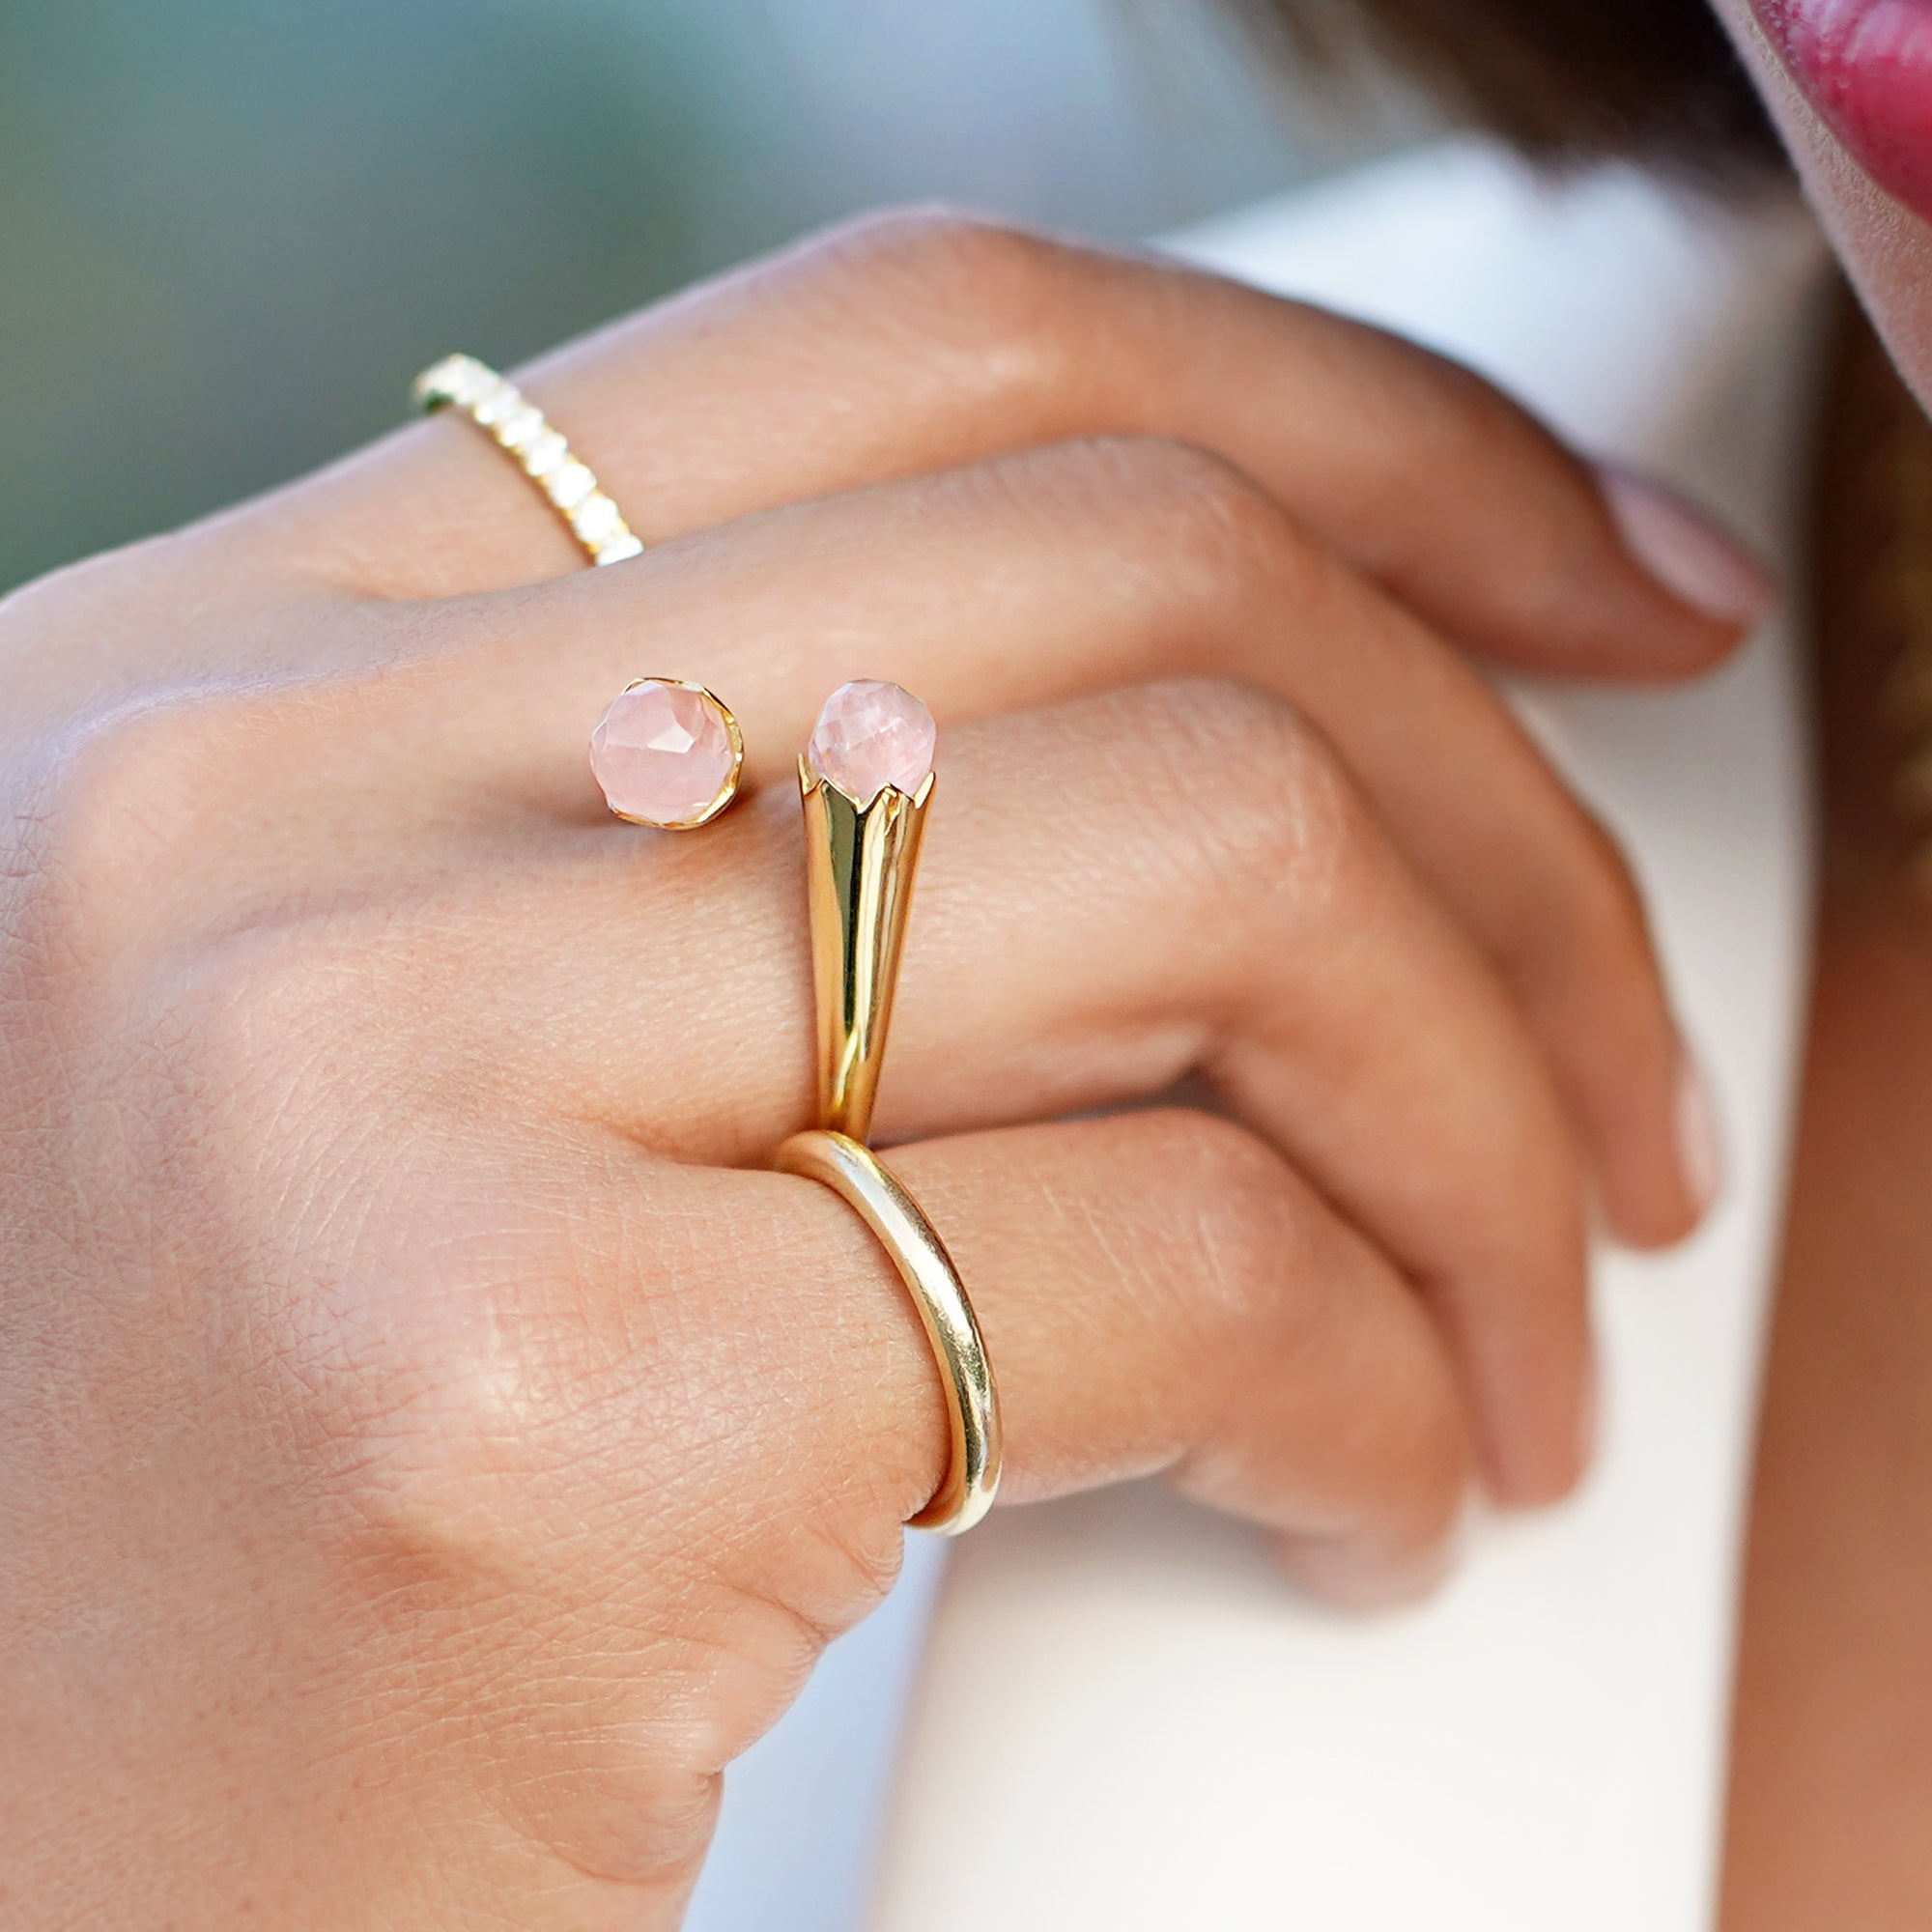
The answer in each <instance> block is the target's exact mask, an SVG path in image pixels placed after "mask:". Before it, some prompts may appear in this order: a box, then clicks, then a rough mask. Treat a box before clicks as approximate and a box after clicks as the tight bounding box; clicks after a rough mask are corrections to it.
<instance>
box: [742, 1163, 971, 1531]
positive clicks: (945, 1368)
mask: <svg viewBox="0 0 1932 1932" xmlns="http://www.w3.org/2000/svg"><path fill="white" fill-rule="evenodd" d="M772 1164H773V1165H774V1166H775V1167H776V1168H778V1169H779V1171H780V1172H781V1173H782V1174H796V1175H802V1176H803V1177H804V1178H805V1179H808V1180H816V1181H818V1182H820V1183H821V1184H823V1185H824V1186H826V1187H829V1188H831V1189H832V1191H833V1192H834V1193H835V1194H837V1195H838V1196H840V1197H841V1199H843V1200H844V1201H845V1202H846V1203H848V1204H849V1205H850V1207H851V1208H853V1209H854V1210H855V1211H856V1212H857V1213H858V1215H859V1218H860V1219H861V1220H862V1221H864V1222H865V1224H866V1225H867V1227H868V1228H869V1229H870V1230H871V1231H872V1233H873V1235H874V1236H876V1237H877V1239H878V1242H879V1245H880V1246H881V1247H883V1248H884V1249H885V1251H886V1253H887V1254H888V1255H889V1256H890V1257H891V1258H892V1262H893V1265H894V1266H895V1268H896V1269H897V1270H898V1274H899V1279H900V1280H901V1281H903V1282H904V1283H905V1285H906V1290H907V1292H908V1293H910V1294H911V1296H912V1300H913V1306H914V1307H915V1308H916V1309H917V1310H918V1311H919V1319H920V1321H921V1324H922V1325H923V1327H924V1329H925V1335H926V1340H927V1341H928V1342H929V1343H930V1344H931V1345H932V1357H933V1360H934V1362H935V1363H936V1364H937V1365H938V1368H939V1374H940V1379H941V1380H942V1381H943V1382H944V1383H945V1385H946V1391H947V1396H948V1405H947V1406H948V1419H949V1422H950V1425H951V1437H952V1451H951V1457H950V1460H949V1462H948V1464H947V1471H946V1477H945V1480H944V1481H943V1482H942V1483H941V1484H940V1486H939V1489H938V1491H937V1492H935V1493H934V1495H933V1497H932V1500H931V1501H930V1502H928V1503H927V1504H926V1506H925V1507H924V1508H923V1510H921V1511H920V1513H919V1514H918V1515H917V1516H916V1517H914V1518H913V1519H912V1524H913V1527H914V1528H916V1529H930V1530H935V1531H937V1532H938V1533H939V1534H940V1535H942V1536H957V1535H959V1534H961V1533H962V1532H963V1531H965V1530H969V1529H971V1528H972V1527H973V1525H974V1524H975V1523H976V1522H978V1521H979V1520H980V1518H981V1517H983V1516H984V1515H985V1514H986V1512H987V1511H988V1510H989V1509H990V1508H992V1506H993V1496H994V1493H995V1492H997V1491H998V1489H999V1486H1000V1465H1001V1462H1002V1459H1003V1455H1004V1442H1003V1438H1002V1435H1001V1429H1000V1404H999V1395H998V1391H997V1389H996V1388H995V1386H994V1382H993V1369H992V1364H991V1363H990V1362H989V1361H988V1360H987V1358H986V1345H985V1341H984V1338H983V1337H982V1336H981V1335H980V1323H979V1321H978V1318H977V1317H976V1316H975V1315H974V1313H973V1303H972V1301H971V1299H970V1298H969V1297H968V1295H967V1293H966V1287H965V1284H964V1283H963V1282H962V1281H961V1280H960V1279H959V1271H958V1269H957V1268H955V1267H954V1266H953V1264H952V1256H951V1255H949V1254H948V1253H947V1252H946V1244H945V1242H944V1241H942V1240H941V1239H940V1238H939V1236H938V1235H937V1234H936V1233H935V1232H934V1231H933V1227H932V1224H931V1223H930V1222H929V1221H928V1220H927V1219H926V1218H925V1215H924V1214H923V1212H922V1211H921V1209H920V1206H919V1203H918V1202H916V1201H915V1200H914V1199H913V1198H912V1196H911V1195H910V1194H908V1193H907V1192H906V1190H905V1189H904V1187H902V1186H901V1185H900V1184H899V1180H898V1178H897V1177H896V1176H895V1174H894V1173H893V1172H892V1170H891V1169H890V1168H888V1167H887V1166H886V1165H885V1163H884V1162H883V1161H882V1160H880V1159H879V1157H878V1155H877V1154H875V1153H873V1152H872V1151H871V1150H870V1149H869V1148H867V1147H862V1146H861V1145H860V1143H859V1142H858V1141H856V1140H854V1139H853V1138H852V1137H851V1136H850V1135H849V1134H840V1133H829V1132H826V1131H825V1130H823V1129H822V1128H813V1129H810V1130H809V1131H808V1132H805V1133H802V1134H794V1135H792V1137H791V1138H790V1139H789V1140H788V1141H786V1142H785V1143H784V1144H783V1145H782V1146H781V1148H780V1149H779V1151H778V1152H777V1154H776V1155H774V1156H773V1163H772Z"/></svg>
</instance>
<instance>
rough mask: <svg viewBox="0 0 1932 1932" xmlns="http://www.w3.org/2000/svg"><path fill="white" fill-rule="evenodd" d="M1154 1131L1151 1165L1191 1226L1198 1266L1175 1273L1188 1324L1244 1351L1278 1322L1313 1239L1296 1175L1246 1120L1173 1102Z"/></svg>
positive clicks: (1156, 1119) (1213, 1342)
mask: <svg viewBox="0 0 1932 1932" xmlns="http://www.w3.org/2000/svg"><path fill="white" fill-rule="evenodd" d="M1146 1131H1147V1133H1148V1134H1149V1136H1150V1138H1151V1146H1150V1148H1149V1150H1148V1152H1149V1155H1150V1158H1149V1160H1148V1163H1147V1171H1148V1172H1150V1173H1153V1174H1157V1175H1159V1176H1160V1177H1161V1179H1162V1185H1163V1187H1164V1188H1165V1190H1166V1191H1167V1193H1168V1195H1169V1197H1170V1200H1171V1203H1172V1206H1171V1208H1170V1209H1169V1210H1168V1212H1169V1213H1171V1214H1172V1216H1173V1217H1174V1219H1175V1221H1176V1222H1177V1223H1178V1224H1179V1225H1182V1226H1186V1227H1189V1228H1190V1229H1191V1231H1192V1237H1193V1249H1194V1253H1193V1256H1192V1265H1191V1266H1190V1267H1189V1268H1187V1269H1185V1270H1181V1271H1178V1273H1177V1276H1176V1279H1177V1282H1179V1281H1180V1280H1181V1279H1182V1277H1184V1286H1178V1287H1177V1290H1176V1293H1178V1294H1179V1295H1180V1296H1181V1297H1182V1302H1183V1306H1182V1311H1181V1313H1182V1317H1183V1321H1184V1326H1185V1327H1186V1329H1188V1330H1189V1331H1191V1332H1192V1334H1193V1336H1194V1338H1195V1340H1196V1343H1197V1345H1198V1346H1199V1347H1200V1348H1201V1349H1202V1350H1204V1351H1205V1352H1206V1353H1207V1354H1208V1355H1209V1356H1210V1357H1212V1358H1214V1359H1216V1360H1219V1361H1227V1360H1231V1359H1236V1360H1238V1359H1241V1358H1244V1357H1246V1356H1247V1355H1249V1354H1250V1353H1251V1352H1252V1350H1254V1348H1255V1346H1256V1344H1257V1341H1258V1339H1260V1338H1261V1337H1262V1336H1264V1335H1265V1334H1266V1333H1268V1332H1269V1331H1271V1330H1273V1329H1275V1328H1276V1327H1278V1326H1279V1324H1280V1322H1281V1321H1282V1316H1283V1307H1284V1300H1283V1296H1282V1293H1281V1291H1282V1286H1283V1283H1284V1282H1285V1281H1286V1280H1287V1279H1288V1278H1289V1277H1290V1276H1291V1274H1292V1273H1293V1270H1294V1266H1295V1257H1296V1256H1297V1254H1298V1253H1300V1252H1301V1251H1302V1250H1303V1249H1304V1248H1305V1246H1306V1243H1307V1239H1308V1234H1307V1230H1306V1227H1305V1225H1304V1222H1303V1217H1302V1215H1301V1214H1300V1213H1299V1212H1298V1211H1297V1205H1298V1204H1297V1201H1296V1197H1295V1193H1294V1189H1293V1182H1292V1178H1291V1177H1290V1175H1289V1173H1288V1170H1287V1169H1286V1168H1285V1167H1284V1165H1283V1164H1282V1162H1281V1160H1280V1158H1279V1157H1278V1156H1277V1155H1276V1154H1275V1153H1274V1152H1273V1151H1272V1150H1270V1149H1269V1148H1267V1147H1266V1146H1264V1144H1263V1143H1262V1142H1261V1141H1259V1140H1257V1139H1256V1138H1255V1136H1254V1135H1253V1134H1251V1133H1249V1132H1248V1131H1247V1129H1246V1128H1244V1127H1241V1126H1238V1125H1236V1123H1235V1122H1232V1121H1225V1120H1222V1119H1220V1118H1219V1117H1218V1116H1215V1115H1212V1114H1201V1113H1190V1112H1185V1111H1182V1110H1180V1109H1173V1110H1170V1111H1166V1112H1162V1113H1159V1114H1155V1115H1151V1116H1149V1117H1147V1122H1146ZM1163 1218H1166V1217H1165V1216H1164V1217H1163Z"/></svg>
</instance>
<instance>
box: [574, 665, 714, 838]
mask: <svg viewBox="0 0 1932 1932" xmlns="http://www.w3.org/2000/svg"><path fill="white" fill-rule="evenodd" d="M733 762H734V760H733V755H732V750H731V734H730V732H729V731H728V730H727V729H726V728H725V714H724V712H723V710H721V709H720V707H719V705H718V703H717V701H716V700H715V699H713V698H710V697H707V696H705V695H704V694H703V693H702V692H701V691H687V690H685V689H684V688H683V687H682V686H680V685H675V684H661V683H659V682H658V680H657V679H656V678H646V679H645V680H644V682H643V683H641V684H639V686H637V687H636V689H635V690H631V691H620V692H619V693H618V694H617V696H615V697H613V698H612V699H611V708H610V710H608V711H607V712H605V714H604V716H603V717H602V719H600V720H599V721H598V725H597V728H596V730H594V731H593V732H591V734H590V769H591V772H592V773H593V774H594V775H595V777H596V780H597V782H598V783H599V784H600V785H602V786H603V787H604V796H605V798H606V799H608V800H609V801H610V805H611V810H612V811H614V812H617V813H618V814H619V815H620V816H622V817H625V818H639V819H641V820H643V822H644V823H645V824H646V825H678V824H681V823H684V822H685V821H687V820H690V819H693V818H696V817H698V816H699V815H700V814H701V813H702V812H704V811H705V810H707V809H708V808H709V807H710V806H712V805H713V804H715V803H716V802H717V798H718V794H719V793H720V792H721V791H723V790H724V789H725V785H726V784H727V783H729V781H730V779H731V768H732V764H733Z"/></svg>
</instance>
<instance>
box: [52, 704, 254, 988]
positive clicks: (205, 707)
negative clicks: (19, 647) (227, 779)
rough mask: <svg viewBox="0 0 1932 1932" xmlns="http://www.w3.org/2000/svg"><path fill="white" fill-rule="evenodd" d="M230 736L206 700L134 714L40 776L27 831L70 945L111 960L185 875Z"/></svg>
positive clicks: (80, 740)
mask: <svg viewBox="0 0 1932 1932" xmlns="http://www.w3.org/2000/svg"><path fill="white" fill-rule="evenodd" d="M231 728H232V720H231V719H230V717H229V715H228V714H227V712H226V711H225V710H224V709H223V708H221V707H219V706H216V705H210V704H205V703H202V702H200V701H183V702H173V703H169V702H161V703H155V704H147V705H141V706H138V707H130V708H129V709H127V710H125V711H123V712H121V713H119V714H117V715H114V716H112V717H109V718H106V719H102V720H99V721H97V722H95V723H94V724H92V725H89V726H88V727H87V728H86V729H84V730H82V731H80V732H77V733H75V734H74V735H72V736H71V737H70V738H69V739H68V740H67V741H66V742H65V743H63V744H62V745H60V746H59V747H57V748H56V749H55V750H54V751H53V752H51V753H50V754H49V755H48V756H47V758H46V759H45V760H44V761H43V763H42V765H41V767H40V769H39V770H38V771H37V772H36V773H35V774H34V776H33V780H32V781H31V789H30V792H29V795H28V799H27V803H26V805H25V807H24V809H23V811H22V814H21V822H20V825H19V832H20V838H21V841H22V844H23V846H24V848H25V859H26V863H27V865H28V866H29V867H31V869H32V871H33V872H34V874H35V875H36V876H37V877H38V879H39V881H40V882H41V884H42V886H43V891H44V893H45V895H46V896H47V898H48V900H49V902H50V909H51V910H52V911H53V913H54V916H55V918H56V920H57V922H58V923H59V926H60V929H61V931H62V933H63V936H64V937H65V938H66V940H67V941H68V942H69V943H70V945H71V947H72V948H73V949H74V950H75V952H78V953H80V954H82V955H85V954H87V953H89V952H93V951H95V950H96V949H97V948H99V949H102V950H105V951H107V952H112V951H113V950H115V949H116V948H117V946H118V945H119V944H121V943H125V941H126V940H127V939H128V937H129V936H130V935H131V933H132V932H133V931H135V930H137V929H138V927H139V926H140V924H141V923H143V921H144V920H145V919H146V918H147V917H148V916H150V915H151V913H152V911H153V908H154V904H155V899H156V893H157V891H161V890H165V888H166V885H167V883H168V882H170V881H172V880H175V879H177V878H178V877H179V876H180V873H181V868H182V866H183V864H184V863H185V862H186V861H188V860H189V859H190V858H191V854H192V848H193V845H194V841H195V834H196V831H197V829H198V828H199V827H200V826H201V825H202V824H203V823H204V822H205V812H206V801H207V797H208V793H209V789H210V786H211V783H212V782H213V781H214V779H215V777H216V775H217V774H218V773H219V771H220V769H221V757H222V749H223V745H224V742H225V741H226V740H227V739H228V737H229V734H230V731H231Z"/></svg>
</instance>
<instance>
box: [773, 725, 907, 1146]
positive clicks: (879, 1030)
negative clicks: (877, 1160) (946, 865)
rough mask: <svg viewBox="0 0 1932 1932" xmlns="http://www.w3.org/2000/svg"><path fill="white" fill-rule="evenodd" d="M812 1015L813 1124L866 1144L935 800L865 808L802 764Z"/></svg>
mask: <svg viewBox="0 0 1932 1932" xmlns="http://www.w3.org/2000/svg"><path fill="white" fill-rule="evenodd" d="M798 781H799V789H800V791H801V793H802V795H803V798H804V802H805V831H806V885H807V892H808V894H809V896H810V909H811V964H812V976H811V977H812V984H813V988H814V991H815V994H816V1000H817V1009H818V1123H819V1125H820V1126H822V1127H827V1128H830V1129H831V1130H832V1131H834V1132H836V1133H841V1134H849V1135H851V1137H852V1138H853V1139H854V1140H857V1141H863V1140H866V1139H867V1137H868V1136H869V1134H870V1132H871V1125H872V1108H873V1104H874V1102H875V1101H876V1099H877V1097H878V1091H879V1074H880V1070H881V1069H882V1067H883V1066H884V1065H885V1056H886V1036H887V1033H888V1031H889V1029H890V1028H891V1025H892V1017H893V998H894V994H895V989H896V987H897V984H898V975H899V955H900V952H901V951H902V950H903V948H904V944H905V927H906V919H907V916H908V914H909V913H910V911H911V908H912V889H913V882H914V879H915V878H916V876H917V874H918V871H919V854H920V845H921V842H922V841H923V838H924V836H925V810H926V806H927V805H928V804H929V803H930V801H931V798H932V784H933V775H932V774H931V773H930V772H928V773H927V774H926V777H925V781H924V782H923V784H922V785H921V786H920V788H919V790H918V791H917V792H914V793H912V794H910V795H908V794H907V793H905V792H902V791H900V790H899V789H898V788H897V787H896V786H895V785H888V786H886V787H885V789H884V790H883V791H881V792H880V793H879V795H878V796H877V797H876V798H875V799H873V800H872V802H871V804H869V805H866V806H861V805H860V804H859V803H858V802H857V801H856V800H854V799H851V798H848V797H847V796H846V795H845V793H844V792H842V791H840V790H839V789H838V786H837V785H835V784H833V783H831V782H830V781H827V780H825V779H822V778H820V777H819V776H818V775H817V774H816V773H815V772H813V771H812V770H811V768H810V765H809V764H807V762H806V761H805V759H803V758H801V759H800V760H799V762H798Z"/></svg>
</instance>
